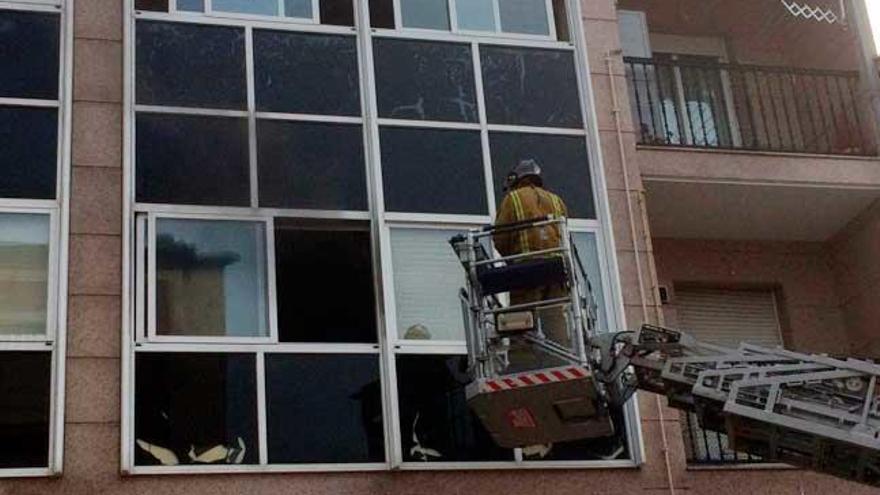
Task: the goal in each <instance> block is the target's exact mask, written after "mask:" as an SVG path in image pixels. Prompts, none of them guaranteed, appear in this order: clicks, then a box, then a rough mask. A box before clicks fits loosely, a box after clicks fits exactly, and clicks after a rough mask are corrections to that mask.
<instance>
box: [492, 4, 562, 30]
mask: <svg viewBox="0 0 880 495" xmlns="http://www.w3.org/2000/svg"><path fill="white" fill-rule="evenodd" d="M498 9H499V13H500V14H501V30H502V31H504V32H506V33H520V34H543V35H547V34H550V27H549V24H548V23H547V4H546V3H545V0H498Z"/></svg>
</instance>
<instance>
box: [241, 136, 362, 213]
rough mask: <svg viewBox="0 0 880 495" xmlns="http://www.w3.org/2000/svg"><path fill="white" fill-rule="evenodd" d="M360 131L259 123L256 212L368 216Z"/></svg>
mask: <svg viewBox="0 0 880 495" xmlns="http://www.w3.org/2000/svg"><path fill="white" fill-rule="evenodd" d="M363 148H364V134H363V131H362V129H361V126H360V125H345V124H319V123H307V122H290V121H281V120H260V121H259V122H258V123H257V149H258V162H259V174H260V206H269V207H277V208H303V209H319V210H361V211H365V210H367V179H366V165H365V164H364V149H363Z"/></svg>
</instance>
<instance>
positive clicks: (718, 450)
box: [681, 413, 764, 466]
mask: <svg viewBox="0 0 880 495" xmlns="http://www.w3.org/2000/svg"><path fill="white" fill-rule="evenodd" d="M681 426H682V435H684V448H685V453H686V455H687V463H688V464H690V465H693V466H721V465H725V466H726V465H736V464H761V463H763V462H764V461H763V460H762V459H761V458H760V457H757V456H754V455H751V454H746V453H743V452H737V451H735V450H732V449H731V448H730V444H729V443H728V440H727V435H725V434H724V433H718V432H715V431H708V430H704V429H703V428H701V427H700V425H699V424H698V422H697V416H696V414H693V413H682V414H681Z"/></svg>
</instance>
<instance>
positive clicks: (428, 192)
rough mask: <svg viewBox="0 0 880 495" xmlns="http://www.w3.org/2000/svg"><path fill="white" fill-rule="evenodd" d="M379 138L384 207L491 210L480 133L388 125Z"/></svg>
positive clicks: (470, 211) (468, 211)
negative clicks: (487, 194) (487, 202)
mask: <svg viewBox="0 0 880 495" xmlns="http://www.w3.org/2000/svg"><path fill="white" fill-rule="evenodd" d="M380 142H381V146H382V176H383V178H384V189H385V209H386V210H388V211H400V212H422V213H460V214H475V215H485V214H487V213H488V211H487V205H486V189H485V180H484V178H483V177H484V174H483V157H482V146H481V142H480V133H479V132H473V131H457V130H438V129H416V128H400V127H386V128H383V129H381V131H380Z"/></svg>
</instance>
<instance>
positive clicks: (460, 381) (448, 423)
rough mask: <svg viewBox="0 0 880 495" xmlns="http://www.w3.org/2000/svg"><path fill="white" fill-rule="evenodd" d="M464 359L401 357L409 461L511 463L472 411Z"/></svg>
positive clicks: (399, 379) (399, 371)
mask: <svg viewBox="0 0 880 495" xmlns="http://www.w3.org/2000/svg"><path fill="white" fill-rule="evenodd" d="M466 369H467V358H466V357H465V356H436V355H413V356H398V357H397V391H398V401H399V404H400V430H401V441H402V443H403V445H402V449H403V460H404V461H405V462H454V461H459V462H461V461H512V460H513V451H512V450H506V449H502V448H500V447H498V446H497V445H496V444H495V442H494V440H492V438H491V437H490V436H489V433H488V432H486V430H485V429H484V428H483V425H482V423H480V421H479V419H477V417H476V416H475V415H474V414H473V413H472V412H471V410H470V408H469V407H468V405H467V400H466V398H465V393H464V387H465V385H467V383H469V382H470V376H469V375H468V374H467V372H466Z"/></svg>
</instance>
